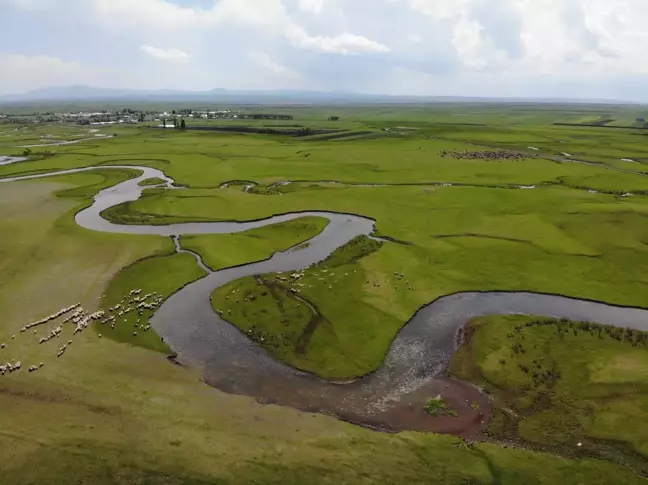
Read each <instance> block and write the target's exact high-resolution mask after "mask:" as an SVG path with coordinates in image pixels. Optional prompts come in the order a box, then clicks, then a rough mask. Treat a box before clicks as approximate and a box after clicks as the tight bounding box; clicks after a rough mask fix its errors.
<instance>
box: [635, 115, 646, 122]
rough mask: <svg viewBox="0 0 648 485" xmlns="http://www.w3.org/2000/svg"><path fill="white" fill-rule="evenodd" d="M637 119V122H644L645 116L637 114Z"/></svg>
mask: <svg viewBox="0 0 648 485" xmlns="http://www.w3.org/2000/svg"><path fill="white" fill-rule="evenodd" d="M637 121H638V122H639V123H645V122H646V118H645V117H644V116H637Z"/></svg>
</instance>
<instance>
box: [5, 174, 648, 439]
mask: <svg viewBox="0 0 648 485" xmlns="http://www.w3.org/2000/svg"><path fill="white" fill-rule="evenodd" d="M109 168H125V169H137V170H140V171H142V174H141V175H140V176H139V177H137V178H135V179H132V180H128V181H125V182H121V183H119V184H117V185H115V186H113V187H110V188H107V189H104V190H102V191H101V192H99V193H98V194H97V195H96V196H95V198H94V203H93V204H92V205H91V206H90V207H88V208H86V209H84V210H82V211H80V212H79V213H78V214H77V215H76V222H77V223H78V224H79V225H80V226H82V227H84V228H86V229H89V230H94V231H100V232H110V233H125V234H134V235H136V234H156V235H160V236H171V237H173V238H174V241H175V243H176V248H177V249H178V250H179V251H184V250H183V249H182V248H181V246H180V243H179V242H178V237H179V236H181V235H184V234H230V233H236V232H241V231H246V230H248V229H252V228H257V227H263V226H266V225H270V224H276V223H279V222H285V221H289V220H293V219H296V218H299V217H303V216H319V217H325V218H327V219H328V220H329V221H330V223H329V224H328V226H327V227H326V228H325V229H324V231H322V232H321V233H320V234H319V235H318V236H316V237H314V238H313V239H311V240H310V241H309V244H308V245H306V246H305V247H301V248H300V249H298V248H291V249H289V250H287V251H283V252H277V253H275V254H274V255H273V256H272V257H271V258H270V259H268V260H266V261H261V262H255V263H250V264H247V265H243V266H240V267H236V268H230V269H225V270H222V271H215V272H212V271H210V270H209V268H207V267H206V266H204V263H203V262H202V260H201V258H200V256H198V255H196V254H195V253H192V254H194V256H195V257H196V258H197V260H198V263H199V264H201V265H202V266H203V267H204V268H205V269H206V270H207V271H209V273H208V274H207V276H205V277H204V278H202V279H200V280H198V281H196V282H194V283H191V284H189V285H188V286H186V287H185V288H183V289H181V290H180V291H178V292H177V293H176V294H174V295H172V296H171V297H169V298H168V299H167V300H166V301H165V302H164V303H163V304H162V306H161V307H160V308H159V309H158V311H157V312H156V313H155V315H154V316H153V318H152V319H151V324H152V325H153V327H154V328H155V329H156V331H157V332H158V334H159V335H160V336H161V337H163V338H164V340H165V342H166V343H168V344H169V345H170V347H171V348H172V349H173V350H174V352H176V353H177V357H176V360H177V361H178V362H179V363H180V364H183V365H188V366H192V367H195V368H198V369H200V370H202V372H203V375H204V379H205V381H206V382H207V383H209V384H210V385H212V386H214V387H217V388H219V389H221V390H224V391H226V392H231V393H236V394H244V395H248V396H252V397H254V398H256V399H257V400H258V401H260V402H264V403H275V404H281V405H287V406H292V407H295V408H298V409H302V410H306V411H312V412H323V413H328V414H333V415H335V416H337V417H339V418H342V419H345V420H348V421H351V422H355V423H359V424H363V425H368V426H373V427H379V428H382V429H393V430H399V429H420V430H433V431H442V432H453V433H456V434H464V435H466V434H470V432H469V430H470V429H472V428H471V426H472V427H473V428H474V425H475V423H479V422H480V421H479V420H482V421H483V420H484V419H487V412H485V411H482V412H477V411H475V410H472V409H471V407H470V406H469V403H472V402H475V401H476V402H479V403H480V404H482V405H483V409H486V408H488V399H487V398H485V397H484V396H483V395H482V394H481V393H480V392H479V391H478V390H477V389H474V388H473V387H471V386H469V385H467V384H464V383H460V382H457V381H453V380H450V379H447V378H445V377H443V376H444V372H445V370H446V369H447V366H448V362H449V360H450V358H451V356H452V354H453V353H454V352H455V350H456V348H457V345H458V339H457V335H458V331H459V330H460V329H461V328H462V327H463V326H464V325H465V324H466V322H467V321H468V320H470V319H471V318H474V317H478V316H485V315H505V314H527V315H541V316H547V317H556V318H562V317H564V318H568V319H570V320H584V321H593V322H598V323H602V324H606V325H613V326H621V327H628V328H634V329H640V330H648V310H643V309H635V308H624V307H617V306H612V305H606V304H603V303H597V302H591V301H584V300H577V299H572V298H566V297H561V296H554V295H544V294H535V293H528V292H484V293H480V292H465V293H458V294H454V295H448V296H444V297H442V298H439V299H438V300H436V301H434V302H432V303H430V304H429V305H427V306H425V307H423V308H421V309H420V310H419V311H418V312H417V313H416V314H415V315H414V316H413V317H412V319H411V320H410V321H409V322H408V323H407V324H406V325H405V326H404V327H403V329H402V330H401V332H400V333H399V334H398V336H397V337H396V338H395V340H394V341H393V342H392V344H391V347H390V349H389V352H388V353H387V356H386V358H385V360H384V362H383V364H382V366H381V367H380V368H379V369H378V370H376V371H375V372H374V373H371V374H369V375H367V376H364V377H362V378H359V379H357V380H355V381H353V382H348V383H333V382H328V381H325V380H322V379H320V378H318V377H316V376H313V375H311V374H307V373H304V372H301V371H298V370H296V369H293V368H291V367H290V366H287V365H285V364H282V363H281V362H278V361H276V360H274V359H273V358H272V357H270V356H269V355H268V354H267V353H266V352H265V351H264V350H263V349H262V348H261V347H259V346H258V345H257V344H256V343H255V342H253V341H252V340H250V339H249V338H248V337H247V336H245V335H244V334H243V333H242V332H241V331H239V330H238V329H237V328H236V327H234V326H233V325H231V324H229V323H228V322H226V321H225V320H223V319H222V318H221V317H219V315H218V314H216V313H215V312H214V311H213V309H212V307H211V303H210V295H211V293H212V292H213V291H214V290H215V289H216V288H219V287H221V286H223V285H226V284H227V283H229V282H231V281H234V280H237V279H240V278H243V277H246V276H253V275H258V274H264V273H274V272H279V271H283V272H287V271H294V270H298V269H304V268H307V267H309V266H311V265H313V264H315V263H318V262H320V261H322V260H323V259H325V258H326V257H328V256H329V255H330V254H331V253H332V252H333V251H334V250H335V249H337V248H339V247H341V246H343V245H345V244H347V243H348V242H349V241H351V240H352V239H353V238H355V237H357V236H359V235H371V234H372V232H373V231H374V225H375V221H373V220H372V219H368V218H365V217H362V216H358V215H351V214H337V213H331V212H322V211H309V212H300V213H290V214H282V215H277V216H273V217H268V218H265V219H262V220H257V221H250V222H209V223H187V224H171V225H166V226H151V225H120V224H113V223H111V222H109V221H107V220H105V219H103V218H102V217H101V216H100V213H101V212H102V211H103V210H105V209H107V208H109V207H113V206H115V205H117V204H121V203H124V202H129V201H134V200H137V199H138V198H139V197H140V195H141V193H142V191H143V190H144V189H145V188H146V187H141V186H139V185H138V183H139V182H140V181H142V180H144V179H148V178H154V177H158V178H160V179H163V180H164V181H165V183H164V184H160V186H166V187H168V188H172V187H173V180H172V179H170V178H169V177H167V176H166V175H165V174H164V173H162V172H161V171H160V170H157V169H153V168H149V167H138V166H114V167H109V166H101V167H88V168H81V169H73V170H65V171H60V172H56V173H52V174H39V175H32V176H23V177H12V178H5V179H0V183H3V182H4V183H8V182H13V181H19V180H30V179H36V178H43V177H48V176H53V175H62V174H71V173H78V172H85V171H89V170H94V169H101V170H105V169H109ZM436 394H443V395H444V397H446V398H447V399H446V401H447V402H449V403H450V404H452V405H453V407H454V408H455V409H456V410H458V411H459V413H460V417H459V418H452V419H451V420H445V421H444V420H443V419H441V418H435V419H432V418H429V417H427V416H426V415H425V414H424V413H423V412H422V407H423V404H424V402H425V398H426V397H430V396H433V395H436Z"/></svg>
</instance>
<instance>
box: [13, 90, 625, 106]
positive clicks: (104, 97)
mask: <svg viewBox="0 0 648 485" xmlns="http://www.w3.org/2000/svg"><path fill="white" fill-rule="evenodd" d="M35 101H39V102H62V101H166V102H191V101H194V102H213V103H230V104H325V103H344V104H353V103H363V104H364V103H366V104H374V103H402V104H407V103H416V104H419V103H493V102H497V103H502V102H505V103H562V104H571V103H607V104H623V103H624V102H623V101H618V100H594V99H560V98H552V99H547V98H480V97H459V96H425V95H424V96H414V95H389V94H362V93H353V92H347V91H340V92H328V91H307V90H285V91H264V90H241V91H238V90H237V91H230V90H227V89H222V88H216V89H212V90H209V91H183V90H174V89H161V90H139V89H112V88H97V87H92V86H83V85H77V86H63V87H52V88H42V89H36V90H33V91H28V92H26V93H21V94H11V95H0V103H4V104H6V103H14V104H15V103H18V104H20V103H30V102H35Z"/></svg>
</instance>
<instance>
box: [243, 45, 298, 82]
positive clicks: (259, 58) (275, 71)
mask: <svg viewBox="0 0 648 485" xmlns="http://www.w3.org/2000/svg"><path fill="white" fill-rule="evenodd" d="M250 57H251V59H252V61H253V62H255V63H256V64H257V65H258V66H259V67H261V68H262V69H264V70H265V71H266V72H268V73H270V74H271V75H273V76H275V77H278V78H281V79H284V80H296V79H299V78H300V77H301V75H300V74H299V73H298V72H297V71H295V70H293V69H290V68H288V67H286V66H284V65H282V64H280V63H278V62H277V61H275V60H273V59H272V58H271V57H270V56H269V55H268V54H265V53H263V52H253V53H252V54H251V55H250Z"/></svg>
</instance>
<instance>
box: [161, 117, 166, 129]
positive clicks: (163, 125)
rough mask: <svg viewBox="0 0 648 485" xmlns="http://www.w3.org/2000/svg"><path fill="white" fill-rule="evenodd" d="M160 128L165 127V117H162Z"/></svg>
mask: <svg viewBox="0 0 648 485" xmlns="http://www.w3.org/2000/svg"><path fill="white" fill-rule="evenodd" d="M162 128H166V118H162Z"/></svg>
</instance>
